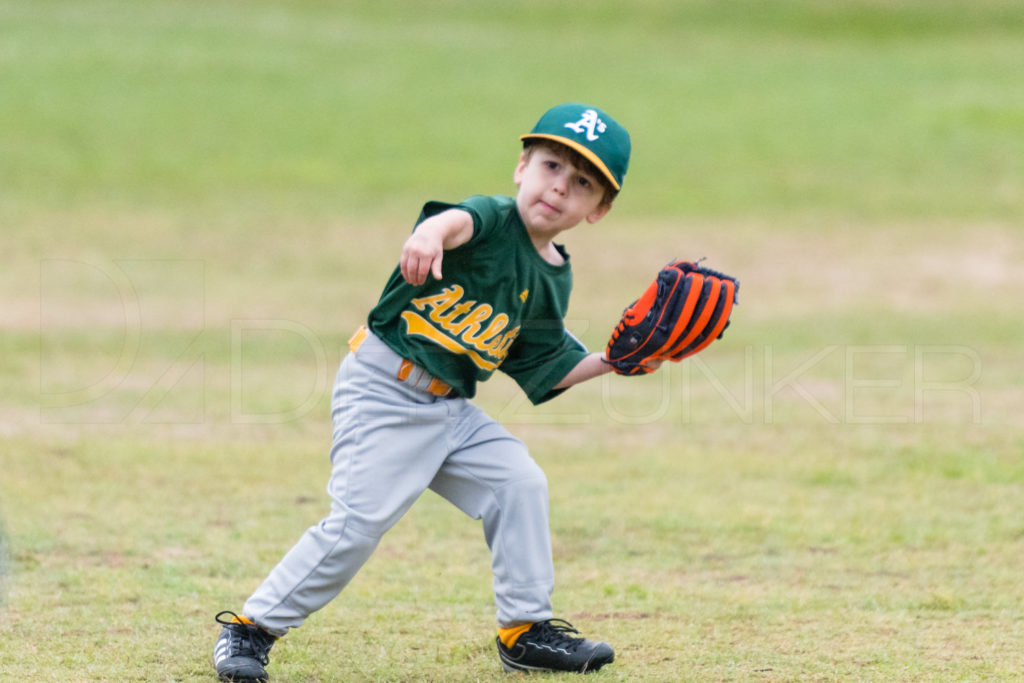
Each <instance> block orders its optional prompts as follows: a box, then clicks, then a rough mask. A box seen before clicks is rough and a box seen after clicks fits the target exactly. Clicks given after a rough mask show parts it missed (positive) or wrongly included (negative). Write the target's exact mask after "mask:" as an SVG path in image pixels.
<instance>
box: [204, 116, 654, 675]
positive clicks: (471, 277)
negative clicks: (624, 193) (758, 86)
mask: <svg viewBox="0 0 1024 683" xmlns="http://www.w3.org/2000/svg"><path fill="white" fill-rule="evenodd" d="M521 139H522V141H523V151H522V154H521V155H520V157H519V160H518V163H517V164H516V167H515V171H514V174H513V179H514V182H515V185H516V186H517V188H518V191H517V193H516V196H515V197H514V198H513V197H506V196H473V197H470V198H469V199H466V200H465V201H463V202H461V203H459V204H445V203H441V202H429V203H427V204H426V205H425V206H424V207H423V209H422V212H421V214H420V217H419V220H418V221H417V222H416V227H415V229H414V231H413V233H412V235H411V236H410V237H409V238H408V240H407V241H406V242H405V244H404V246H403V247H402V251H401V258H400V262H399V265H398V267H396V268H395V270H394V272H393V273H392V275H391V277H390V279H389V280H388V282H387V284H386V286H385V287H384V291H383V293H382V294H381V296H380V299H379V301H378V302H377V305H376V306H375V307H374V308H373V309H372V310H371V311H370V313H369V316H368V319H367V323H366V325H365V326H363V327H360V328H359V329H358V330H357V331H356V332H355V334H354V335H353V336H352V338H351V340H350V341H349V348H350V353H348V354H347V355H346V357H345V358H344V360H343V361H342V363H341V367H340V368H339V370H338V374H337V378H336V382H335V385H334V392H333V396H332V402H331V415H332V419H333V423H334V433H333V441H332V447H331V451H330V458H331V464H332V470H331V476H330V480H329V482H328V485H327V490H328V493H329V494H330V497H331V509H330V512H329V514H328V515H327V516H326V517H324V519H323V520H321V521H320V522H319V523H318V524H316V525H314V526H312V527H310V528H309V529H308V530H306V532H305V534H304V535H303V536H302V537H301V538H300V539H299V540H298V542H297V543H296V544H295V546H294V547H293V548H292V549H291V550H290V551H288V553H287V554H285V556H284V558H283V559H282V560H281V561H280V563H279V564H278V565H277V566H276V567H275V568H274V569H273V570H272V571H271V572H270V574H269V576H267V578H266V579H265V580H264V582H263V583H262V585H260V586H259V588H257V590H256V592H255V593H253V594H252V595H251V596H250V597H249V599H248V600H247V601H246V602H245V604H244V606H243V608H242V611H241V614H235V613H233V612H221V613H220V614H218V615H217V617H216V619H217V621H218V623H220V624H222V625H223V628H222V629H221V633H220V636H219V638H218V639H217V642H216V645H215V647H214V656H213V658H214V665H215V668H216V671H217V674H218V675H219V676H220V678H221V679H222V680H226V681H265V680H267V672H266V669H265V667H266V665H267V664H268V662H269V652H270V649H271V646H272V645H273V644H274V642H275V641H276V640H277V639H278V638H280V637H281V636H284V635H285V634H286V633H287V632H288V631H289V630H291V629H293V628H297V627H298V626H300V625H301V624H302V623H303V621H304V620H305V619H306V617H308V616H309V615H310V614H312V613H313V612H315V611H317V610H319V609H320V608H321V607H323V606H325V605H326V604H327V603H328V602H330V601H331V600H332V599H333V598H334V597H335V596H336V595H338V593H339V592H340V591H341V590H342V589H343V588H344V587H345V586H346V585H347V584H348V582H349V581H350V580H351V579H352V577H353V576H354V575H355V574H356V572H357V571H359V568H360V567H362V565H363V564H364V563H365V562H366V561H367V559H369V557H370V555H371V554H372V553H373V551H374V549H375V548H376V547H377V544H378V542H379V541H380V539H381V537H382V536H383V534H384V533H385V532H386V531H387V530H388V529H389V528H391V527H392V526H393V525H394V524H395V523H396V522H397V521H398V520H399V519H400V518H401V517H402V515H403V514H404V513H405V512H406V511H407V510H408V509H409V507H410V506H411V505H412V504H413V502H414V501H415V500H416V499H417V498H418V497H419V496H420V494H422V493H423V492H424V490H426V489H428V488H429V489H431V490H433V491H435V492H436V493H438V494H439V495H441V496H443V497H444V498H446V499H447V500H449V501H450V502H451V503H452V504H454V505H455V506H456V507H457V508H459V509H460V510H462V511H463V512H465V513H466V514H467V515H469V516H470V517H472V518H474V519H479V520H482V523H483V531H484V536H485V539H486V541H487V544H488V546H489V548H490V550H491V555H492V562H491V567H492V570H493V575H494V582H493V588H494V597H495V602H496V604H497V621H498V636H497V639H496V645H497V650H498V656H499V659H500V662H501V664H502V665H503V667H504V669H505V670H506V671H510V672H511V671H538V670H539V671H570V672H587V671H594V670H597V669H599V668H601V667H602V666H604V665H605V664H608V663H609V662H611V661H612V660H613V659H614V653H613V650H612V648H611V647H610V646H609V645H608V644H606V643H603V642H596V641H592V640H588V639H585V638H583V637H581V636H580V634H579V632H578V631H577V630H576V629H575V628H573V627H572V625H570V624H569V623H568V622H566V621H563V620H560V619H553V618H552V617H553V612H552V605H551V599H550V597H551V592H552V588H553V586H554V570H553V567H552V554H551V540H550V536H549V529H548V496H547V480H546V478H545V476H544V473H543V472H542V471H541V469H540V467H538V465H537V463H536V462H534V460H533V459H532V458H531V457H530V455H529V453H528V451H527V448H526V446H525V445H524V444H523V443H522V442H521V441H519V440H518V439H516V438H515V437H514V436H512V435H511V434H510V433H509V432H508V431H507V430H506V429H505V428H504V427H502V426H501V425H500V424H498V423H497V422H496V421H495V420H493V419H492V418H490V417H489V416H487V415H486V414H485V413H484V412H483V411H481V410H480V409H479V408H477V407H476V406H475V405H474V404H473V403H471V402H470V399H471V398H473V396H474V395H475V394H476V387H477V383H478V382H481V381H484V380H486V379H487V378H489V377H490V376H491V375H492V374H493V373H494V372H495V371H496V370H499V369H500V370H501V371H502V372H504V373H506V374H508V375H509V376H511V377H512V378H513V379H514V380H515V381H516V382H517V383H518V384H519V386H520V387H521V388H522V390H523V391H524V392H525V393H526V396H527V397H528V398H529V400H530V401H531V402H533V403H534V404H538V403H541V402H544V401H547V400H549V399H552V398H554V397H555V396H557V395H559V394H560V393H562V392H563V391H565V390H566V389H568V388H569V387H571V386H573V385H574V384H578V383H579V382H582V381H585V380H587V379H591V378H593V377H596V376H598V375H601V374H603V373H605V372H609V371H612V370H615V371H616V372H620V373H621V374H637V368H638V367H642V368H643V371H644V372H646V371H649V370H650V369H653V367H656V365H657V364H658V363H659V362H660V359H659V358H656V357H654V356H652V357H651V358H650V359H649V360H647V361H646V362H645V361H644V359H641V358H639V357H638V356H637V355H636V354H632V355H631V356H630V358H629V359H628V361H627V363H626V364H625V365H623V366H622V367H621V368H620V367H617V366H616V365H613V364H610V363H609V361H608V359H607V358H606V357H605V353H602V352H594V353H590V352H588V351H587V350H586V349H585V348H584V347H583V345H582V344H581V343H580V342H579V341H578V340H576V339H575V338H574V337H573V336H572V335H571V334H570V333H569V332H568V331H567V330H566V329H565V327H564V324H563V318H564V317H565V314H566V309H567V307H568V301H569V293H570V290H571V288H572V272H571V269H570V263H569V255H568V254H567V253H566V251H565V249H564V248H563V247H562V246H561V245H559V244H556V243H555V242H554V240H555V238H557V237H558V235H559V234H561V233H562V232H563V231H565V230H569V229H571V228H573V227H575V226H576V225H578V224H580V223H581V222H584V221H585V222H587V223H596V222H597V221H599V220H601V219H602V218H603V217H604V216H605V215H606V214H607V213H608V211H609V210H610V209H611V206H612V201H613V200H614V199H615V197H616V195H617V193H618V191H619V190H620V188H621V187H622V183H623V179H624V177H625V175H626V170H627V167H628V164H629V156H630V138H629V134H628V133H627V132H626V130H625V129H624V128H623V127H622V126H621V125H619V124H618V123H617V122H616V121H615V120H614V119H613V118H612V117H611V116H609V115H608V114H607V113H605V112H604V111H602V110H600V109H598V108H597V107H592V106H588V105H583V104H563V105H559V106H556V107H554V108H552V109H550V110H549V111H547V112H546V113H545V114H544V115H543V116H542V117H541V118H540V120H539V121H538V122H537V124H536V126H535V127H534V128H533V130H532V131H531V132H530V133H527V134H526V135H523V136H522V138H521ZM648 303H649V302H648ZM619 336H620V337H621V334H620V335H619ZM627 355H629V354H627Z"/></svg>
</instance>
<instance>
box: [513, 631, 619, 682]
mask: <svg viewBox="0 0 1024 683" xmlns="http://www.w3.org/2000/svg"><path fill="white" fill-rule="evenodd" d="M570 634H577V635H578V634H579V631H577V630H576V629H574V628H573V627H572V624H570V623H569V622H567V621H564V620H562V619H548V620H547V621H538V622H537V623H535V624H534V625H533V626H531V627H530V630H529V631H526V632H525V633H523V634H522V635H520V636H519V639H518V640H517V641H516V642H515V644H514V645H513V646H512V647H505V645H504V644H502V642H501V638H499V639H498V657H499V658H500V659H501V665H502V666H503V667H505V671H506V672H508V673H513V672H515V671H573V672H575V673H580V674H584V673H587V672H589V671H597V670H598V669H600V668H601V667H602V666H604V665H605V664H609V663H611V662H612V661H614V660H615V651H614V650H612V647H611V645H609V644H608V643H601V642H595V641H593V640H587V639H586V638H579V637H575V636H572V635H570Z"/></svg>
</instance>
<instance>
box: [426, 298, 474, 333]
mask: <svg viewBox="0 0 1024 683" xmlns="http://www.w3.org/2000/svg"><path fill="white" fill-rule="evenodd" d="M475 305H476V302H475V301H463V302H462V303H460V304H456V305H455V306H452V308H451V310H450V311H448V313H447V314H445V315H440V314H439V313H438V311H437V309H434V311H433V312H431V314H430V319H431V320H433V321H434V322H436V323H440V324H441V327H443V328H444V329H446V330H450V329H451V324H452V321H453V320H455V319H456V318H458V317H459V316H460V315H462V314H463V313H468V312H469V311H470V309H472V308H473V306H475ZM452 334H455V333H454V332H453V333H452Z"/></svg>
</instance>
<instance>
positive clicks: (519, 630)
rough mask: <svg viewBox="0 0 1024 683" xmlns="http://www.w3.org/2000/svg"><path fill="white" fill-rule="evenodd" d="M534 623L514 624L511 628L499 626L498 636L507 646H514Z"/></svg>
mask: <svg viewBox="0 0 1024 683" xmlns="http://www.w3.org/2000/svg"><path fill="white" fill-rule="evenodd" d="M531 626H533V623H532V622H531V623H527V624H519V626H513V627H511V628H499V629H498V638H499V639H500V640H501V644H502V645H504V646H505V647H512V646H513V645H515V644H516V641H517V640H519V636H521V635H523V634H524V633H526V632H527V631H529V630H530V627H531Z"/></svg>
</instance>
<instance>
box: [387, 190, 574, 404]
mask: <svg viewBox="0 0 1024 683" xmlns="http://www.w3.org/2000/svg"><path fill="white" fill-rule="evenodd" d="M450 208H458V209H462V210H464V211H467V212H468V213H469V214H470V215H471V216H472V217H473V236H472V237H471V238H470V239H469V241H468V242H466V243H465V244H463V245H461V246H459V247H457V248H455V249H452V250H450V251H446V252H445V253H444V260H443V261H442V263H441V269H442V272H443V277H442V279H441V280H436V279H434V277H433V276H428V278H427V281H426V282H425V283H424V284H422V285H419V286H413V285H410V284H409V283H408V282H406V281H405V279H404V278H403V277H402V274H401V271H400V270H399V268H395V271H394V273H392V275H391V278H390V279H389V280H388V283H387V285H386V286H385V287H384V292H383V293H382V294H381V297H380V300H379V301H378V302H377V305H376V306H375V307H374V308H373V310H372V311H370V316H369V323H368V324H369V327H370V329H371V330H372V331H373V333H374V334H376V335H377V336H378V337H380V338H381V339H382V340H383V341H384V343H386V344H387V345H388V346H389V347H391V349H393V350H394V351H395V352H396V353H398V354H399V355H400V356H402V357H403V358H408V359H409V360H411V361H412V362H413V363H416V364H417V365H419V366H421V367H423V368H425V369H426V370H427V371H428V372H429V373H431V374H432V375H434V376H435V377H438V378H439V379H441V380H443V381H445V382H447V383H448V384H450V385H451V386H452V387H454V388H455V390H456V391H458V392H459V394H460V395H461V396H464V397H466V398H472V397H473V396H474V395H475V394H476V383H477V382H482V381H484V380H486V379H487V378H489V377H490V376H491V375H492V374H493V373H494V371H495V370H498V369H500V370H501V371H502V372H504V373H506V374H507V375H509V376H510V377H512V378H513V379H514V380H515V381H516V382H517V383H518V384H519V386H520V387H521V388H522V389H523V391H524V392H525V393H526V395H527V397H528V398H529V399H530V401H531V402H533V403H541V402H543V401H546V400H548V399H551V398H554V397H555V396H557V395H558V394H559V393H561V391H560V390H555V389H553V387H554V386H555V385H556V384H557V383H558V382H559V381H561V380H562V378H563V377H565V375H566V374H567V373H568V372H569V371H570V370H571V369H572V368H574V367H575V366H576V365H577V364H578V363H579V362H580V361H581V360H582V359H583V357H584V356H586V355H587V350H586V348H585V347H584V346H583V344H581V343H580V342H579V341H578V340H577V339H576V338H575V337H573V336H572V335H571V334H570V333H569V332H568V331H567V330H566V329H565V324H564V322H563V320H564V318H565V314H566V311H567V309H568V306H569V293H570V292H571V290H572V268H571V267H570V265H569V255H568V254H567V253H566V252H565V250H564V248H562V246H561V245H555V246H556V248H557V249H558V251H559V253H560V254H561V255H562V256H563V258H564V259H565V263H564V264H562V265H560V266H556V265H553V264H551V263H548V262H547V261H545V260H544V259H543V258H542V257H541V255H540V254H539V253H537V250H536V248H535V247H534V246H533V243H532V242H531V241H530V236H529V233H527V231H526V226H525V225H523V221H522V219H521V218H520V217H519V211H518V210H517V209H516V204H515V200H514V199H512V198H511V197H505V196H494V197H485V196H479V195H478V196H474V197H470V198H469V199H467V200H465V201H463V202H461V203H459V204H446V203H443V202H428V203H427V204H426V205H425V206H424V207H423V211H422V212H421V213H420V217H419V220H417V221H416V225H419V224H420V223H421V222H423V221H424V220H426V219H427V218H429V217H430V216H433V215H436V214H438V213H440V212H442V211H445V210H447V209H450Z"/></svg>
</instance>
